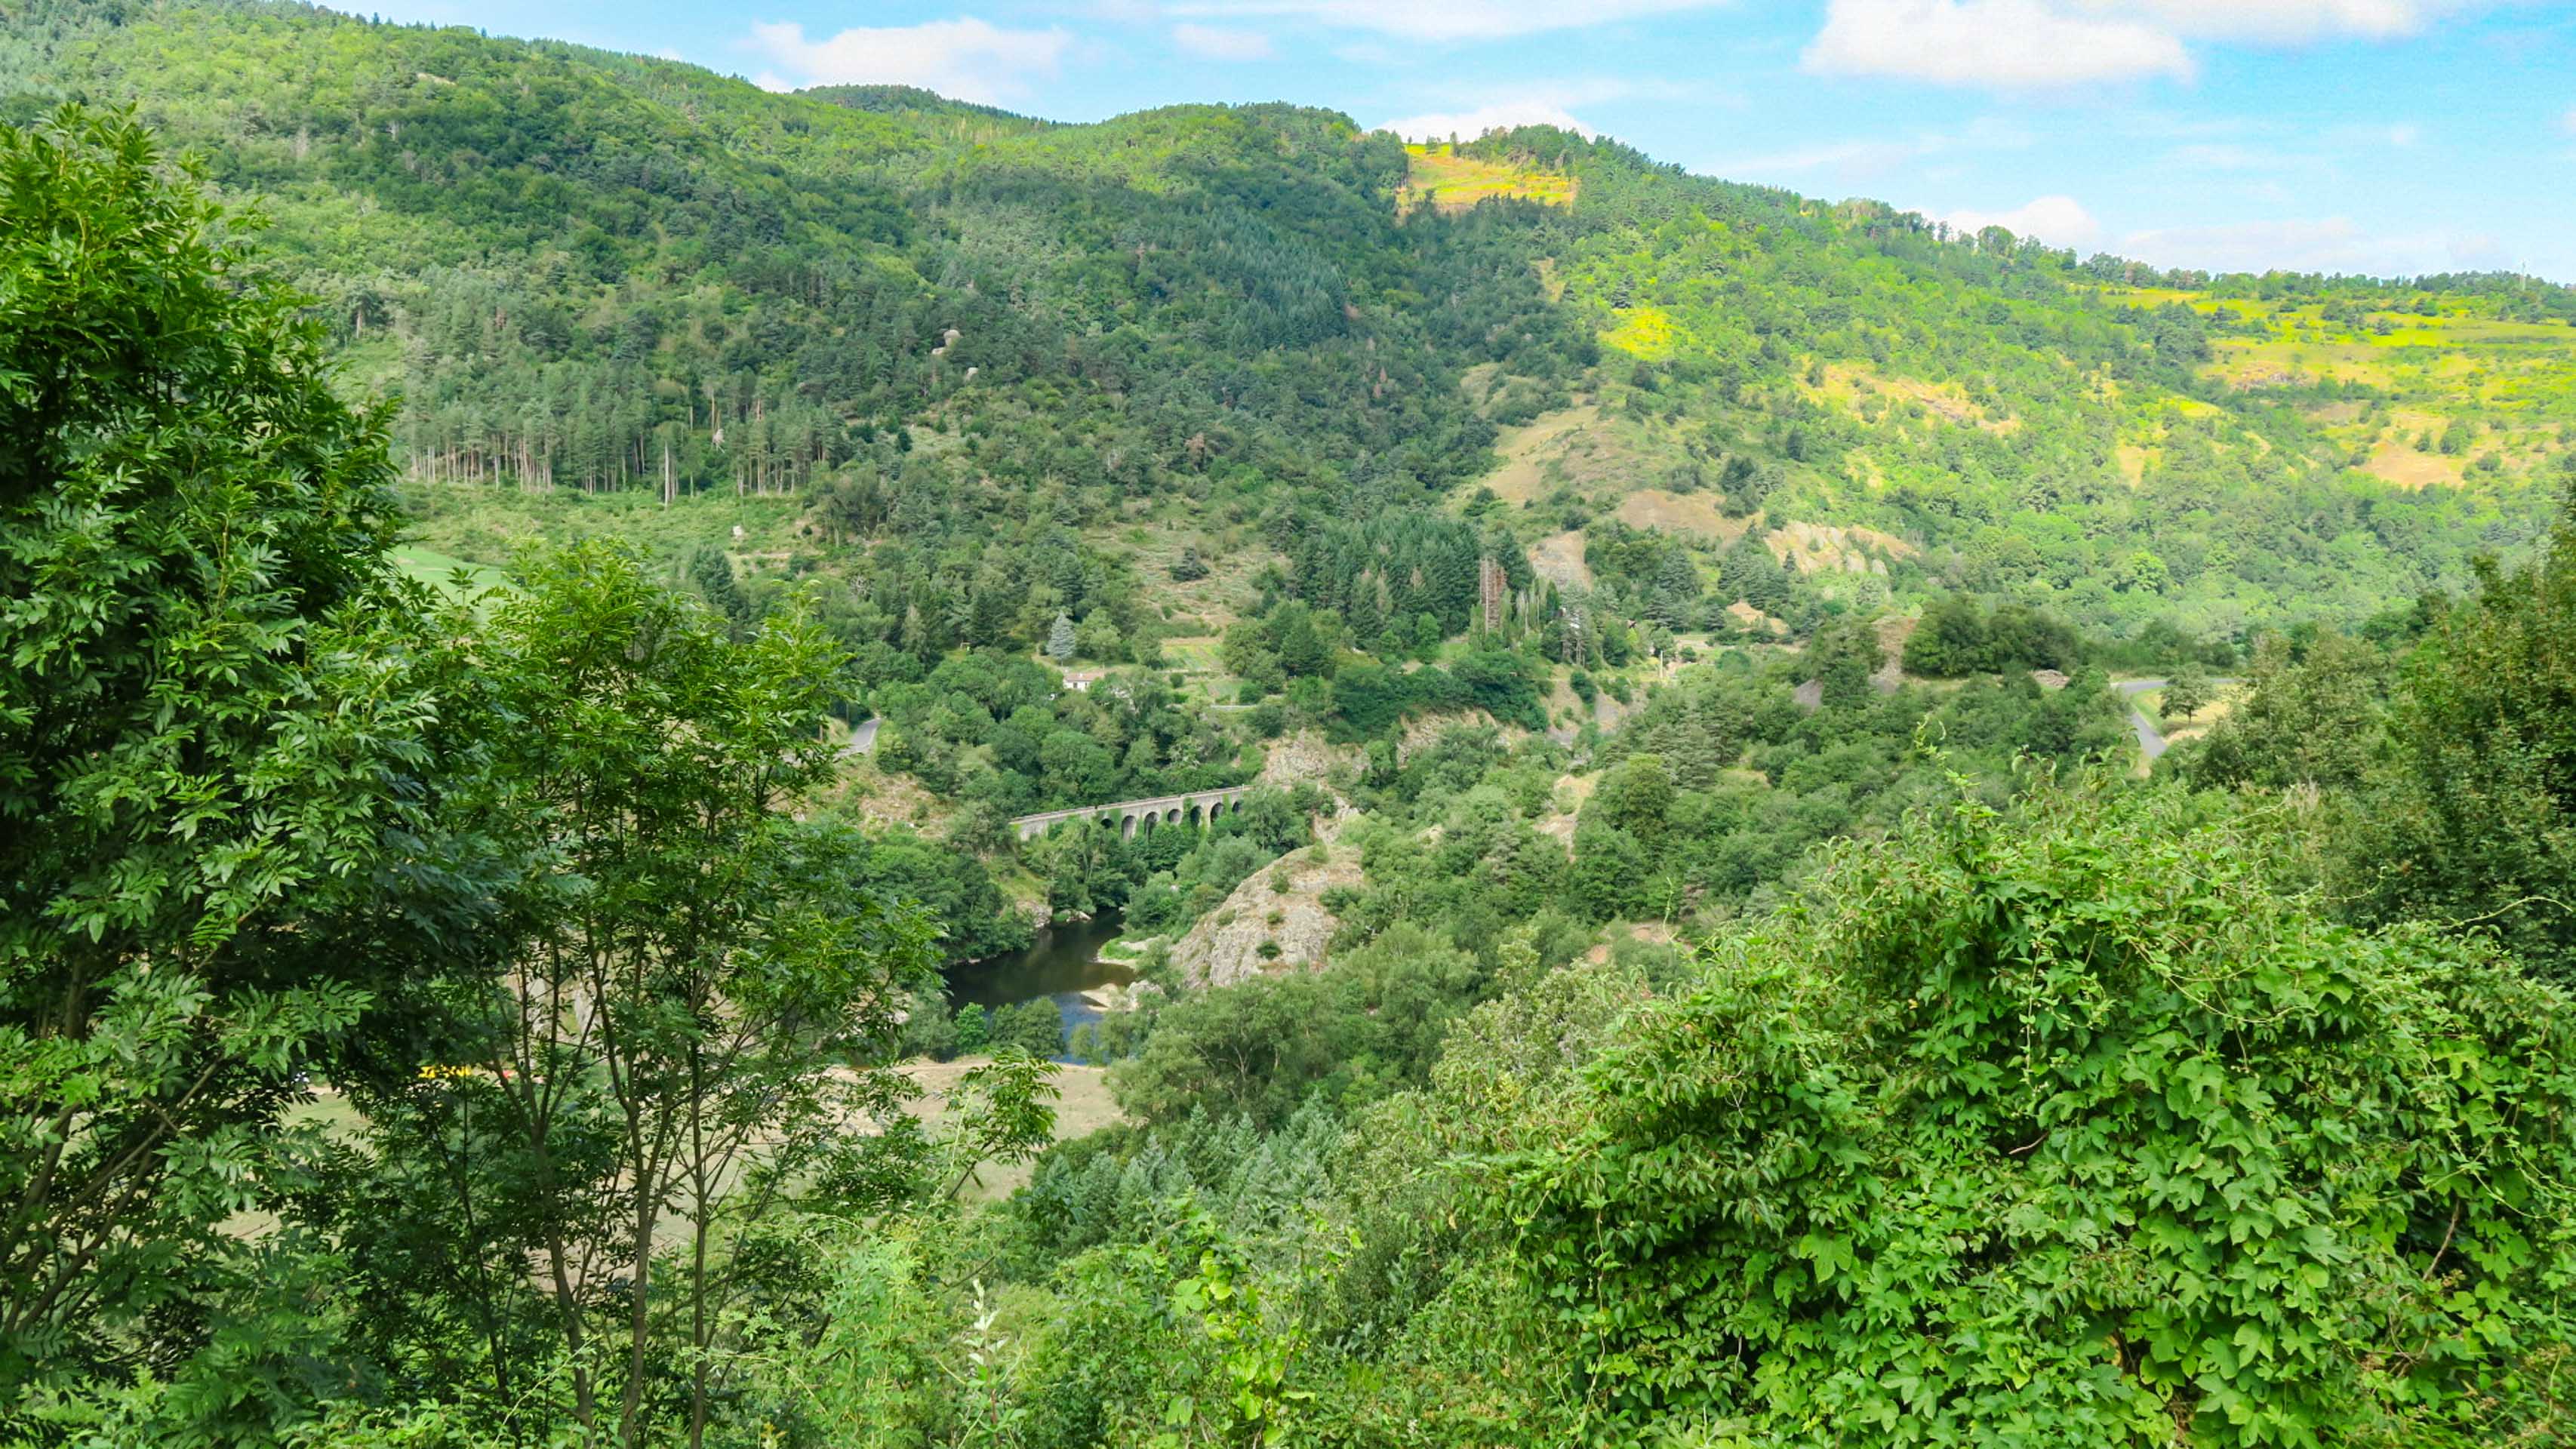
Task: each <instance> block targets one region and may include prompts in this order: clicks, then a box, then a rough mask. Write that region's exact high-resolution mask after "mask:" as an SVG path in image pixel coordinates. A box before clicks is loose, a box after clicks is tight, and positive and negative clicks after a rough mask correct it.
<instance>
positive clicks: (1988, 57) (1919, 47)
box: [1805, 0, 2192, 89]
mask: <svg viewBox="0 0 2576 1449" xmlns="http://www.w3.org/2000/svg"><path fill="white" fill-rule="evenodd" d="M1805 62H1806V66H1807V69H1809V70H1812V71H1817V72H1820V73H1823V74H1826V75H1876V76H1894V77H1897V78H1899V79H1904V80H1919V81H1931V82H1934V83H1936V84H1940V85H1985V86H1996V87H2001V88H2005V89H2030V88H2036V87H2048V86H2072V85H2085V84H2097V83H2100V82H2104V81H2123V80H2137V79H2141V78H2144V77H2147V76H2156V75H2163V76H2171V77H2173V78H2175V79H2177V80H2188V79H2190V78H2191V74H2192V64H2191V55H2190V53H2189V52H2188V51H2186V50H2184V49H2183V44H2182V42H2181V41H2180V40H2179V39H2177V38H2175V37H2174V36H2173V35H2172V34H2170V33H2168V32H2166V31H2164V30H2161V29H2159V28H2157V27H2155V26H2152V25H2148V24H2144V23H2142V22H2140V21H2137V20H2130V19H2120V18H2115V17H2109V16H2097V15H2091V14H2067V13H2064V12H2062V11H2060V10H2059V9H2057V8H2055V7H2053V6H2051V5H2048V4H2045V3H2042V0H1833V3H1832V4H1831V5H1829V6H1828V7H1827V8H1826V10H1825V28H1824V29H1823V30H1822V31H1821V32H1819V33H1818V34H1817V36H1816V38H1815V41H1814V43H1812V44H1810V45H1809V46H1808V47H1807V53H1806V56H1805Z"/></svg>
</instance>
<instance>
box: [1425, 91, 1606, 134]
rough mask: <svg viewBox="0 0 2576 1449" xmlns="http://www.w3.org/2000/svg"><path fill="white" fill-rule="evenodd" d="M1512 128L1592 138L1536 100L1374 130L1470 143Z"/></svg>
mask: <svg viewBox="0 0 2576 1449" xmlns="http://www.w3.org/2000/svg"><path fill="white" fill-rule="evenodd" d="M1512 126H1560V127H1563V128H1564V129H1566V130H1568V131H1572V132H1574V133H1576V134H1577V135H1581V136H1591V135H1594V134H1596V133H1595V132H1594V131H1593V129H1592V128H1591V127H1590V126H1588V125H1586V124H1584V123H1583V122H1582V121H1579V120H1577V119H1575V117H1574V116H1573V114H1572V113H1571V112H1569V111H1567V110H1566V109H1565V108H1564V107H1562V106H1559V105H1555V104H1552V103H1550V102H1547V101H1539V100H1519V101H1497V102H1495V103H1494V104H1492V105H1487V106H1478V107H1477V108H1476V109H1474V110H1472V111H1446V112H1433V113H1430V114H1428V115H1420V116H1405V117H1402V118H1400V119H1397V120H1392V121H1382V122H1380V123H1379V124H1378V127H1377V129H1379V130H1381V131H1393V132H1395V133H1396V134H1397V135H1399V136H1402V137H1403V138H1405V139H1406V140H1408V141H1428V140H1443V141H1445V140H1447V139H1448V138H1450V137H1451V136H1456V137H1457V138H1458V139H1460V140H1462V141H1467V140H1473V139H1475V138H1476V137H1478V136H1481V135H1483V134H1485V133H1486V132H1487V131H1492V130H1498V129H1504V128H1508V127H1512Z"/></svg>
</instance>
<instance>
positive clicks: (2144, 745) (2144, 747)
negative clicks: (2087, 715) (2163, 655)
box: [2111, 679, 2236, 765]
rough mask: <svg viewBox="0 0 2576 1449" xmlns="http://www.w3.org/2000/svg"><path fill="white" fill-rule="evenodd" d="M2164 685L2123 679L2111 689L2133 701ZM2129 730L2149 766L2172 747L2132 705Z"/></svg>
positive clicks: (2224, 682)
mask: <svg viewBox="0 0 2576 1449" xmlns="http://www.w3.org/2000/svg"><path fill="white" fill-rule="evenodd" d="M2209 682H2210V683H2211V684H2213V685H2229V684H2234V683H2235V682H2236V681H2235V680H2233V679H2213V680H2211V681H2209ZM2166 683H2167V681H2165V680H2162V679H2123V680H2120V681H2119V682H2117V683H2115V684H2113V685H2112V686H2111V687H2112V688H2113V689H2116V690H2118V691H2120V697H2121V698H2122V699H2131V700H2133V699H2136V698H2137V697H2138V696H2139V695H2142V694H2144V693H2146V692H2147V691H2148V690H2151V689H2162V688H2164V687H2165V684H2166ZM2129 729H2130V731H2131V732H2132V733H2134V734H2135V735H2137V737H2138V753H2139V754H2140V755H2141V756H2143V757H2144V758H2145V760H2146V762H2147V763H2148V764H2150V765H2152V764H2154V763H2155V762H2156V757H2157V756H2159V755H2162V754H2163V753H2164V752H2165V751H2166V750H2167V749H2169V748H2171V747H2172V741H2170V740H2167V739H2166V738H2165V735H2164V731H2162V730H2160V729H2157V728H2156V722H2155V721H2154V720H2151V719H2149V718H2147V713H2146V711H2145V710H2142V709H2140V708H2138V707H2137V706H2136V705H2134V704H2132V705H2130V706H2129Z"/></svg>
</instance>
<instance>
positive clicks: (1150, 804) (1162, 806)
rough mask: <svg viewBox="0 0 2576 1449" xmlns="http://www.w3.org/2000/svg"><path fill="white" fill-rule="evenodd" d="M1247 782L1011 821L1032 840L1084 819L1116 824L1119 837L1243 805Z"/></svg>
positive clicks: (1200, 818) (1205, 819)
mask: <svg viewBox="0 0 2576 1449" xmlns="http://www.w3.org/2000/svg"><path fill="white" fill-rule="evenodd" d="M1251 790H1252V787H1251V786H1249V785H1229V786H1227V787H1225V788H1224V789H1221V790H1192V791H1190V792H1189V793H1187V794H1184V795H1158V796H1156V797H1155V798H1153V799H1151V800H1121V801H1119V802H1118V803H1117V804H1115V805H1085V806H1082V807H1081V808H1079V809H1074V810H1047V811H1043V812H1041V813H1039V814H1036V815H1023V816H1020V817H1019V818H1018V819H1016V820H1013V821H1012V822H1011V826H1012V828H1013V829H1015V830H1017V831H1018V832H1019V836H1020V839H1022V840H1034V839H1036V838H1037V837H1039V836H1041V835H1044V834H1046V833H1047V831H1048V830H1049V829H1050V828H1052V827H1054V826H1057V825H1061V824H1063V823H1064V822H1065V821H1068V820H1080V821H1086V822H1089V823H1091V824H1094V825H1098V826H1101V827H1104V828H1106V827H1110V826H1115V827H1117V830H1118V833H1119V834H1120V835H1122V836H1131V837H1132V836H1133V835H1135V833H1136V832H1137V831H1139V830H1151V829H1153V828H1154V827H1155V826H1157V825H1172V824H1177V823H1179V822H1182V821H1188V822H1189V823H1191V824H1193V825H1199V824H1205V823H1206V822H1208V821H1211V820H1214V819H1216V818H1217V817H1218V816H1220V815H1222V814H1224V813H1225V812H1227V811H1229V810H1240V809H1242V808H1243V797H1244V796H1245V795H1247V794H1249V793H1250V792H1251Z"/></svg>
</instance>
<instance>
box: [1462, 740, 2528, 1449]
mask: <svg viewBox="0 0 2576 1449" xmlns="http://www.w3.org/2000/svg"><path fill="white" fill-rule="evenodd" d="M2113 788H2115V787H2112V786H2109V785H2107V784H2106V785H2105V786H2104V787H2102V790H2101V791H2096V790H2092V789H2087V790H2082V791H2077V792H2072V793H2066V794H2056V793H2049V794H2045V795H2043V796H2041V797H2040V798H2038V799H2036V800H2034V801H2032V802H2030V803H2029V804H2027V805H2026V806H2024V807H2022V808H2020V809H2019V810H2018V811H2017V812H2016V813H2015V814H2013V815H2010V816H2004V815H1998V814H1997V813H1995V812H1994V811H1992V810H1991V809H1989V808H1987V807H1984V806H1981V805H1978V804H1976V803H1974V802H1972V801H1961V802H1960V803H1958V804H1956V805H1954V806H1953V807H1951V808H1950V809H1949V810H1947V811H1942V812H1927V813H1918V814H1917V815H1915V816H1913V817H1911V818H1910V820H1909V822H1908V824H1907V826H1906V828H1905V829H1904V830H1903V832H1902V833H1901V834H1900V835H1899V836H1898V837H1897V838H1894V839H1892V840H1890V841H1888V842H1886V843H1884V844H1881V845H1876V846H1867V847H1860V846H1855V847H1851V848H1848V849H1846V850H1844V851H1843V852H1842V853H1841V854H1840V855H1839V857H1838V858H1837V859H1836V860H1835V861H1834V862H1833V863H1832V865H1831V866H1830V867H1829V869H1828V870H1827V871H1826V872H1825V873H1824V875H1823V876H1822V878H1821V879H1820V880H1819V881H1818V882H1817V883H1816V884H1815V885H1814V886H1813V887H1812V888H1811V889H1810V890H1809V891H1808V892H1807V893H1806V894H1805V895H1804V896H1803V898H1802V899H1801V900H1800V901H1799V902H1798V903H1797V904H1796V905H1795V906H1794V907H1792V908H1791V909H1789V910H1787V911H1785V912H1783V913H1782V914H1781V915H1779V916H1778V917H1776V918H1775V919H1774V920H1773V921H1772V922H1771V923H1769V924H1768V925H1766V926H1764V927H1762V928H1760V929H1757V930H1754V931H1752V932H1749V933H1747V934H1745V935H1743V936H1741V937H1739V938H1736V939H1734V940H1731V941H1728V942H1726V943H1724V944H1722V945H1721V946H1719V947H1717V948H1716V951H1715V954H1714V956H1713V957H1712V959H1711V960H1710V961H1709V962H1708V964H1707V965H1706V967H1705V968H1704V975H1703V976H1702V978H1701V979H1700V980H1699V981H1698V982H1697V984H1696V988H1695V989H1693V990H1691V991H1689V993H1688V994H1687V995H1686V996H1685V997H1684V998H1683V999H1681V1000H1678V1001H1676V1002H1673V1003H1671V1004H1669V1005H1665V1006H1661V1007H1651V1008H1648V1009H1646V1010H1645V1011H1644V1012H1642V1013H1641V1014H1640V1015H1639V1016H1638V1017H1637V1018H1636V1019H1635V1020H1634V1021H1633V1022H1632V1023H1631V1026H1630V1028H1629V1029H1628V1030H1627V1031H1625V1032H1624V1033H1623V1034H1622V1035H1623V1042H1622V1044H1621V1045H1619V1046H1618V1047H1616V1048H1614V1049H1613V1050H1612V1051H1611V1052H1610V1053H1609V1054H1608V1055H1607V1056H1606V1057H1604V1058H1603V1059H1602V1060H1601V1061H1600V1062H1598V1063H1597V1064H1596V1065H1595V1066H1594V1067H1593V1068H1592V1069H1591V1072H1590V1084H1589V1087H1588V1089H1587V1090H1586V1091H1585V1092H1583V1093H1581V1094H1579V1095H1578V1096H1577V1097H1576V1098H1574V1099H1573V1100H1570V1101H1566V1102H1562V1103H1557V1104H1554V1105H1552V1106H1547V1107H1545V1109H1544V1110H1545V1111H1546V1112H1547V1113H1548V1115H1547V1116H1543V1117H1539V1118H1529V1119H1522V1120H1519V1121H1516V1122H1514V1123H1512V1124H1510V1125H1509V1126H1507V1127H1502V1128H1498V1129H1495V1134H1494V1135H1495V1136H1496V1137H1497V1138H1498V1139H1499V1140H1501V1141H1505V1142H1512V1141H1517V1142H1522V1143H1535V1144H1539V1145H1535V1146H1531V1147H1527V1148H1525V1149H1522V1150H1518V1151H1514V1152H1509V1153H1503V1154H1497V1155H1493V1156H1490V1157H1487V1158H1486V1159H1484V1161H1483V1165H1482V1172H1481V1177H1482V1180H1483V1181H1484V1182H1485V1183H1486V1184H1487V1186H1488V1190H1489V1192H1490V1197H1489V1198H1488V1200H1487V1206H1486V1207H1485V1208H1484V1209H1483V1221H1484V1222H1485V1223H1487V1224H1488V1229H1487V1230H1488V1231H1490V1232H1491V1233H1492V1234H1493V1235H1494V1240H1495V1242H1496V1244H1497V1247H1498V1250H1499V1251H1500V1253H1501V1257H1502V1263H1503V1265H1504V1266H1505V1267H1506V1268H1507V1270H1508V1273H1509V1275H1510V1279H1511V1281H1512V1282H1513V1283H1514V1284H1516V1285H1517V1288H1516V1291H1515V1293H1514V1294H1513V1295H1511V1296H1510V1297H1509V1299H1508V1301H1507V1302H1506V1303H1505V1304H1503V1305H1495V1304H1493V1303H1490V1302H1489V1303H1487V1305H1486V1311H1487V1312H1488V1313H1489V1314H1490V1315H1491V1321H1497V1322H1501V1323H1504V1324H1517V1325H1519V1326H1520V1327H1522V1328H1523V1330H1524V1331H1525V1336H1522V1337H1518V1338H1515V1339H1514V1341H1512V1342H1510V1343H1508V1344H1498V1345H1497V1346H1496V1348H1495V1350H1494V1352H1495V1353H1497V1354H1500V1355H1503V1356H1505V1357H1506V1358H1508V1359H1509V1361H1511V1362H1516V1363H1519V1364H1547V1365H1556V1366H1558V1367H1557V1369H1556V1371H1555V1373H1554V1375H1553V1377H1552V1378H1551V1379H1549V1380H1548V1381H1547V1387H1546V1389H1545V1390H1544V1391H1543V1393H1542V1397H1543V1398H1544V1399H1546V1400H1547V1401H1549V1402H1550V1403H1552V1404H1553V1405H1554V1407H1555V1409H1556V1410H1557V1411H1559V1412H1562V1413H1564V1414H1565V1415H1567V1416H1568V1417H1569V1418H1570V1419H1571V1420H1573V1421H1574V1423H1573V1424H1570V1425H1568V1426H1566V1432H1567V1433H1568V1435H1569V1436H1573V1435H1575V1434H1577V1433H1579V1434H1580V1435H1581V1436H1583V1437H1586V1438H1587V1439H1591V1438H1596V1437H1597V1438H1599V1439H1601V1440H1603V1441H1618V1442H1626V1440H1627V1439H1628V1438H1629V1437H1630V1435H1631V1433H1632V1431H1633V1430H1635V1429H1637V1428H1640V1427H1643V1426H1646V1425H1649V1424H1654V1423H1662V1424H1663V1425H1665V1426H1666V1427H1668V1428H1669V1427H1677V1426H1678V1425H1680V1424H1686V1423H1690V1422H1692V1421H1694V1420H1696V1421H1698V1422H1700V1423H1702V1424H1703V1425H1705V1426H1706V1427H1707V1428H1708V1429H1709V1431H1710V1432H1711V1434H1712V1436H1713V1437H1712V1442H1727V1443H1739V1442H1740V1443H1775V1442H1808V1441H1810V1439H1811V1437H1812V1436H1814V1435H1815V1434H1816V1433H1817V1432H1818V1427H1819V1426H1821V1425H1830V1426H1832V1437H1833V1439H1834V1441H1835V1442H1838V1443H1842V1444H1848V1445H1866V1444H1912V1443H1944V1442H1955V1443H1969V1442H2009V1441H2012V1440H2014V1439H2015V1438H2016V1437H2020V1438H2023V1439H2025V1440H2026V1441H2027V1442H2032V1443H2069V1444H2072V1443H2081V1444H2137V1445H2149V1444H2170V1443H2175V1442H2179V1441H2187V1442H2191V1443H2196V1444H2214V1445H2293V1444H2317V1443H2347V1444H2350V1443H2362V1444H2387V1445H2399V1444H2409V1445H2412V1444H2469V1443H2498V1444H2502V1443H2531V1444H2538V1443H2543V1442H2560V1441H2562V1440H2563V1439H2564V1438H2565V1437H2566V1436H2567V1434H2568V1433H2569V1432H2571V1429H2576V1419H2571V1414H2576V1405H2571V1403H2570V1401H2569V1398H2568V1381H2567V1371H2566V1366H2565V1359H2566V1355H2567V1352H2568V1348H2567V1345H2568V1344H2569V1343H2570V1342H2571V1336H2576V1313H2571V1308H2570V1304H2571V1302H2576V1299H2571V1297H2570V1286H2571V1283H2576V1229H2571V1227H2570V1223H2571V1221H2576V1198H2572V1197H2571V1188H2570V1186H2569V1184H2570V1183H2571V1182H2576V1140H2571V1123H2576V1013H2571V1011H2570V1010H2569V1003H2568V1002H2567V1000H2566V998H2565V997H2564V996H2563V995H2561V994H2560V993H2558V992H2557V991H2555V990H2553V989H2551V988H2548V987H2545V986H2542V985H2538V984H2534V983H2532V982H2531V981H2529V980H2527V979H2526V978H2524V977H2522V976H2520V975H2519V974H2517V973H2514V972H2511V971H2504V970H2498V969H2497V962H2496V961H2495V959H2494V957H2493V956H2492V954H2491V953H2490V952H2489V951H2488V950H2487V949H2485V948H2484V947H2482V946H2480V945H2478V944H2476V943H2473V942H2472V943H2463V942H2458V941H2450V940H2445V939H2442V938H2440V937H2438V936H2436V935H2435V934H2433V933H2432V932H2430V931H2428V930H2426V929H2424V928H2422V927H2414V926H2408V927H2401V928H2398V929H2395V930H2392V931H2389V932H2385V933H2365V932H2360V931H2355V930H2352V929H2350V928H2347V927H2344V926H2341V925H2337V924H2334V923H2331V922H2329V921H2327V920H2325V919H2322V918H2320V917H2319V916H2317V915H2315V914H2313V913H2312V911H2311V910H2310V909H2309V908H2308V907H2307V906H2306V905H2304V904H2302V903H2300V902H2297V901H2294V900H2291V899H2287V898H2284V897H2283V896H2281V895H2279V894H2276V893H2275V892H2274V891H2273V890H2272V889H2271V888H2270V884H2269V882H2268V881H2267V880H2266V879H2264V877H2263V871H2262V867H2261V865H2260V864H2259V862H2260V861H2261V859H2262V857H2263V850H2262V848H2261V841H2260V839H2258V838H2257V837H2258V835H2259V832H2260V828H2261V825H2262V822H2261V821H2259V820H2255V821H2248V822H2245V823H2242V824H2236V823H2221V824H2218V825H2198V826H2196V825H2195V824H2194V823H2193V821H2192V819H2191V818H2190V817H2191V816H2192V814H2193V813H2194V812H2196V811H2201V810H2203V809H2204V808H2205V805H2204V802H2201V801H2196V800H2194V799H2193V798H2192V797H2190V796H2187V795H2184V794H2182V793H2181V792H2176V791H2151V792H2144V793H2132V794H2127V795H2119V794H2113V793H2108V792H2109V791H2110V790H2112V789H2113ZM1534 1110H1536V1109H1534ZM1472 1276H1473V1275H1469V1277H1468V1278H1462V1279H1461V1280H1460V1283H1459V1285H1458V1291H1461V1292H1466V1293H1469V1294H1470V1295H1473V1294H1474V1293H1476V1292H1480V1291H1483V1290H1482V1289H1481V1288H1480V1287H1479V1286H1478V1285H1476V1284H1475V1283H1473V1282H1471V1281H1470V1278H1472ZM1448 1352H1450V1355H1451V1357H1452V1358H1453V1359H1454V1358H1458V1357H1462V1356H1465V1355H1466V1354H1468V1353H1471V1352H1472V1350H1464V1349H1458V1348H1456V1347H1455V1346H1453V1347H1452V1349H1451V1350H1448ZM1577 1426H1579V1428H1578V1427H1577Z"/></svg>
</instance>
